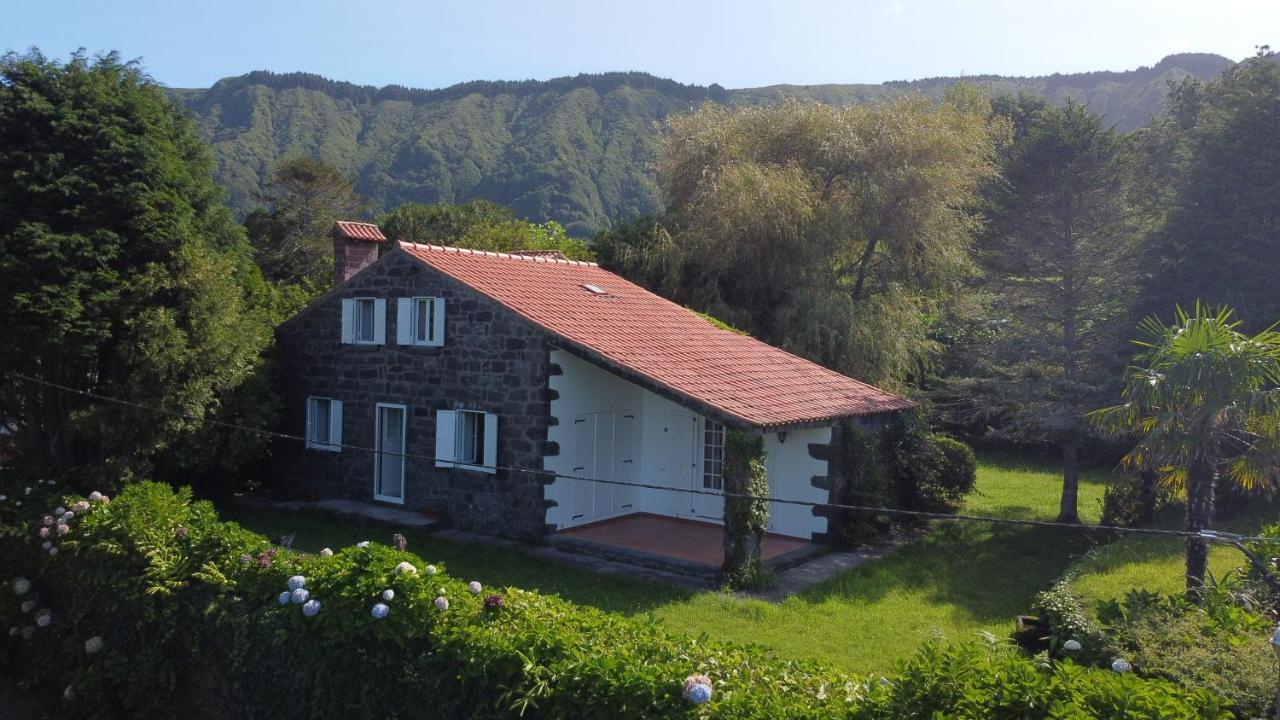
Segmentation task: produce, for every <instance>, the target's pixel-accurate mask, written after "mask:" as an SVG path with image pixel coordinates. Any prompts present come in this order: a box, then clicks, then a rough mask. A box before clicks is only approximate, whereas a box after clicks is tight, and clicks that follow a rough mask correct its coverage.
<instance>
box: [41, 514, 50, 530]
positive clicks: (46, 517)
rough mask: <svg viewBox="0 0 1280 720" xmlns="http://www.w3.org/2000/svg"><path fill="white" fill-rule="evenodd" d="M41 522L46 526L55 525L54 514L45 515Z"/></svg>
mask: <svg viewBox="0 0 1280 720" xmlns="http://www.w3.org/2000/svg"><path fill="white" fill-rule="evenodd" d="M40 524H41V525H43V526H45V527H50V526H52V525H53V516H52V515H45V516H44V517H42V518H40Z"/></svg>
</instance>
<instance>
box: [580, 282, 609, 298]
mask: <svg viewBox="0 0 1280 720" xmlns="http://www.w3.org/2000/svg"><path fill="white" fill-rule="evenodd" d="M582 288H583V289H584V290H586V291H587V292H589V293H591V294H592V295H608V294H609V293H608V291H606V290H605V289H604V288H602V287H600V286H599V285H590V284H587V283H583V285H582Z"/></svg>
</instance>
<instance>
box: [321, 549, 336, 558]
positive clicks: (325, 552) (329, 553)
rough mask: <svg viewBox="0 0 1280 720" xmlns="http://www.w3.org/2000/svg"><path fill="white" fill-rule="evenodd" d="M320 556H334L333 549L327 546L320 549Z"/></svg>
mask: <svg viewBox="0 0 1280 720" xmlns="http://www.w3.org/2000/svg"><path fill="white" fill-rule="evenodd" d="M320 557H333V551H332V550H330V549H329V548H325V549H323V550H321V551H320Z"/></svg>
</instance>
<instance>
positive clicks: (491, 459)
mask: <svg viewBox="0 0 1280 720" xmlns="http://www.w3.org/2000/svg"><path fill="white" fill-rule="evenodd" d="M481 469H482V470H484V471H485V472H487V473H496V472H497V471H498V416H497V415H494V414H493V413H485V414H484V467H483V468H481Z"/></svg>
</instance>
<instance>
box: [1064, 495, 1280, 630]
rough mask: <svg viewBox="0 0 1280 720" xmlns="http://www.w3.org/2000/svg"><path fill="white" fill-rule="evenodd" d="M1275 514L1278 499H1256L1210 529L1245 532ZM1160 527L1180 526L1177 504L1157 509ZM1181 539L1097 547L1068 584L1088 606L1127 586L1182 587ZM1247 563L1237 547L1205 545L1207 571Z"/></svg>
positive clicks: (1135, 538) (1136, 539)
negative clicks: (1207, 552)
mask: <svg viewBox="0 0 1280 720" xmlns="http://www.w3.org/2000/svg"><path fill="white" fill-rule="evenodd" d="M1277 518H1280V503H1278V502H1277V501H1275V500H1272V501H1270V502H1266V501H1261V500H1259V501H1257V502H1255V503H1253V504H1252V505H1250V506H1249V507H1248V508H1247V509H1246V510H1245V511H1243V512H1241V513H1240V514H1239V515H1238V516H1236V517H1233V518H1230V519H1227V520H1225V521H1222V522H1220V523H1217V524H1215V529H1217V530H1225V531H1227V532H1235V533H1245V534H1250V533H1254V532H1256V531H1257V530H1259V529H1260V528H1261V527H1263V526H1264V525H1268V524H1270V523H1273V522H1275V521H1276V520H1277ZM1157 525H1158V526H1159V527H1167V528H1175V529H1176V528H1180V527H1182V507H1181V506H1177V507H1171V508H1169V510H1168V512H1165V513H1162V515H1161V517H1160V521H1159V522H1158V523H1157ZM1182 548H1183V540H1182V539H1180V538H1170V537H1157V536H1151V535H1131V536H1129V537H1125V538H1123V539H1121V540H1119V541H1117V542H1114V543H1111V544H1109V545H1107V546H1106V547H1102V548H1099V549H1098V550H1097V551H1095V552H1094V553H1092V554H1090V556H1089V557H1088V558H1086V559H1084V560H1082V561H1081V563H1080V573H1079V575H1078V576H1077V577H1076V579H1075V580H1073V581H1072V588H1073V589H1074V590H1075V592H1076V594H1077V595H1078V596H1079V597H1080V598H1081V599H1082V600H1083V601H1084V602H1085V605H1086V608H1087V609H1089V610H1093V609H1096V606H1097V604H1098V602H1100V601H1103V600H1110V599H1113V598H1117V597H1122V596H1123V595H1124V594H1125V593H1126V592H1128V591H1129V590H1130V589H1134V588H1141V589H1144V590H1152V591H1156V592H1165V593H1176V592H1181V591H1182V589H1183V588H1184V587H1185V574H1184V573H1185V571H1184V567H1185V565H1184V563H1183V559H1182ZM1245 563H1246V560H1245V557H1244V555H1243V554H1242V553H1241V552H1240V551H1239V550H1237V549H1235V548H1232V547H1228V546H1223V545H1215V546H1212V547H1210V550H1209V572H1210V573H1212V574H1213V575H1214V577H1219V578H1220V577H1223V576H1224V575H1226V574H1227V573H1228V572H1230V571H1231V570H1233V569H1235V568H1238V567H1241V566H1243V565H1244V564H1245Z"/></svg>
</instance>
